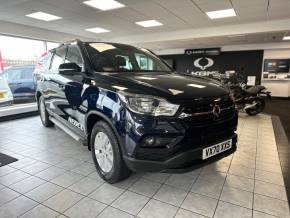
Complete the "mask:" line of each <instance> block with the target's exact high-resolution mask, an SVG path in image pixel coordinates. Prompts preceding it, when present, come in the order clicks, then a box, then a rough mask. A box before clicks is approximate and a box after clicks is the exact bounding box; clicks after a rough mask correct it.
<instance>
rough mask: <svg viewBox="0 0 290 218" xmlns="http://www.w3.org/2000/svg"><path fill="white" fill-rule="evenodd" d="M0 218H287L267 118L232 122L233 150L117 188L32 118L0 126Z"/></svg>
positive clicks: (81, 152) (83, 154)
mask: <svg viewBox="0 0 290 218" xmlns="http://www.w3.org/2000/svg"><path fill="white" fill-rule="evenodd" d="M0 133H1V137H0V152H2V153H5V154H8V155H10V156H13V157H16V158H18V159H19V161H17V162H14V163H12V164H10V165H6V166H3V167H0V217H1V218H5V217H9V218H10V217H17V216H21V217H42V218H45V217H55V216H60V217H65V216H67V217H86V218H90V217H102V218H113V217H114V218H122V217H141V218H143V217H148V218H149V217H152V218H162V217H164V218H170V217H176V218H177V217H178V218H181V217H186V218H191V217H219V218H227V217H235V218H238V217H255V218H267V217H269V218H270V217H283V218H285V217H290V215H289V208H288V202H287V197H286V192H285V187H284V182H283V177H282V174H281V169H280V162H279V157H278V153H277V149H276V144H275V137H274V133H273V127H272V122H271V117H270V116H267V115H259V116H256V117H248V116H245V115H243V114H241V115H240V119H239V129H238V133H239V147H238V151H237V152H236V153H235V154H234V155H232V156H230V157H228V158H225V159H223V160H221V161H219V162H217V163H215V164H212V165H209V166H206V167H204V168H202V169H199V170H195V171H193V172H189V173H186V174H159V173H156V174H153V173H146V174H141V173H138V174H134V175H132V176H131V177H130V178H129V179H127V180H126V181H124V182H121V183H119V184H116V185H109V184H107V183H104V182H103V181H102V180H101V179H100V178H99V176H98V175H97V173H96V172H95V169H94V165H93V164H92V159H91V156H90V152H89V151H88V150H87V148H86V147H84V146H81V145H80V144H79V143H77V142H75V141H74V140H73V139H71V138H70V137H69V136H67V135H66V134H65V133H63V132H62V131H60V130H57V129H55V128H51V129H47V128H44V127H42V125H41V123H40V119H39V117H31V118H25V119H21V120H14V121H8V122H2V123H0Z"/></svg>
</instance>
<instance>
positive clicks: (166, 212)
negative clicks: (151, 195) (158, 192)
mask: <svg viewBox="0 0 290 218" xmlns="http://www.w3.org/2000/svg"><path fill="white" fill-rule="evenodd" d="M177 210H178V208H177V207H175V206H172V205H169V204H166V203H163V202H160V201H156V200H154V199H151V200H150V201H149V202H148V203H147V204H146V206H145V207H144V208H143V209H142V210H141V211H140V213H139V214H138V217H140V218H151V217H154V218H173V217H174V216H175V214H176V211H177Z"/></svg>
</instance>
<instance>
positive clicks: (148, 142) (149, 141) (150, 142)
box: [145, 136, 155, 146]
mask: <svg viewBox="0 0 290 218" xmlns="http://www.w3.org/2000/svg"><path fill="white" fill-rule="evenodd" d="M154 143H155V138H154V137H153V136H149V137H146V138H145V144H146V145H147V146H152V145H154Z"/></svg>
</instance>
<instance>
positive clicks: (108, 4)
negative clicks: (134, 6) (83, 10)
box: [83, 0, 125, 11]
mask: <svg viewBox="0 0 290 218" xmlns="http://www.w3.org/2000/svg"><path fill="white" fill-rule="evenodd" d="M83 3H84V4H86V5H89V6H91V7H94V8H97V9H100V10H102V11H108V10H112V9H117V8H123V7H125V5H123V4H121V3H120V2H117V1H115V0H90V1H84V2H83Z"/></svg>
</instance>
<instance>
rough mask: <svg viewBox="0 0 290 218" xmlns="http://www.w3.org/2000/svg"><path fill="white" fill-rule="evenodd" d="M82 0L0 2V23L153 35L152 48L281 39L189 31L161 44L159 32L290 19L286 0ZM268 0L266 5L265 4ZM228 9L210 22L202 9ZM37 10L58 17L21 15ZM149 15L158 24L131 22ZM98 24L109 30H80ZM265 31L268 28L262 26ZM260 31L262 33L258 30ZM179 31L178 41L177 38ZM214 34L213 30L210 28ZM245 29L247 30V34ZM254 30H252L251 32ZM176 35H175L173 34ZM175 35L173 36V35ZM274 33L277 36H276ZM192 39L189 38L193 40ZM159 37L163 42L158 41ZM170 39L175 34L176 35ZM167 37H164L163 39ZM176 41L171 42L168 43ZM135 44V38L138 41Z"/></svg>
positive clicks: (102, 36)
mask: <svg viewBox="0 0 290 218" xmlns="http://www.w3.org/2000/svg"><path fill="white" fill-rule="evenodd" d="M83 1H84V0H0V21H6V22H14V23H17V24H24V25H28V26H31V27H39V28H44V29H48V30H56V31H60V32H64V33H70V34H74V35H79V36H82V37H88V38H96V39H107V40H108V41H110V39H112V40H114V39H115V38H118V37H120V36H123V37H124V38H128V42H129V43H130V42H131V41H130V38H131V40H132V38H134V37H137V38H139V39H140V40H139V41H142V40H143V41H146V40H147V39H148V38H150V36H151V38H154V40H155V42H150V43H149V41H148V40H147V41H148V43H145V44H149V45H150V46H154V47H159V48H160V47H161V48H164V47H165V46H169V47H178V46H185V45H189V46H202V47H204V46H207V45H218V44H228V43H234V44H235V43H243V42H249V43H253V42H260V41H266V42H272V41H273V40H274V41H279V40H281V38H282V36H281V34H282V33H281V32H280V33H281V34H280V35H279V34H278V35H277V37H276V38H275V39H273V38H272V33H269V34H267V33H263V34H256V35H255V34H253V35H247V36H246V37H244V38H240V39H239V38H236V39H229V38H225V37H214V38H208V37H209V36H210V35H211V34H207V35H203V36H202V38H197V37H195V35H194V33H192V35H190V34H189V35H186V36H184V38H183V39H184V40H171V39H172V38H170V41H169V42H168V41H165V42H163V40H164V38H163V37H162V36H164V35H166V34H167V33H168V34H172V33H174V32H178V31H179V32H180V33H184V32H190V31H192V32H194V31H195V30H199V29H200V30H201V32H206V29H210V28H214V27H222V28H226V26H228V27H230V26H229V25H231V26H238V25H243V24H245V25H249V26H250V28H251V23H253V22H264V23H265V25H266V22H267V23H268V22H269V21H276V20H280V19H290V0H146V1H145V0H118V1H119V2H121V3H123V4H125V5H126V7H124V8H121V9H116V10H110V11H101V10H98V9H96V8H92V7H89V6H87V5H85V4H83ZM268 1H269V7H268ZM232 7H233V8H234V9H235V11H236V13H237V16H236V17H231V18H224V19H216V20H210V19H209V18H208V17H207V15H206V14H205V11H214V10H221V9H227V8H232ZM36 11H43V12H46V13H50V14H53V15H56V16H60V17H62V18H63V19H60V20H56V21H52V22H44V21H39V20H35V19H31V18H28V17H25V15H26V14H29V13H32V12H36ZM149 19H155V20H158V21H160V22H161V23H163V24H164V25H163V26H160V27H154V28H143V27H140V26H138V25H136V24H135V22H137V21H142V20H149ZM93 27H102V28H105V29H109V30H111V32H109V33H104V34H94V33H90V32H87V31H85V30H84V29H86V28H93ZM282 30H283V31H286V30H290V26H289V28H288V29H285V28H284V29H282V28H280V29H275V28H273V30H271V31H282ZM267 31H268V32H270V30H267ZM261 32H263V31H261ZM180 33H179V39H181V38H182V37H180ZM214 33H216V35H218V34H217V32H214ZM249 33H251V31H250V32H249ZM256 33H258V32H256ZM176 35H178V33H177V34H176ZM173 36H174V37H175V35H174V34H173ZM278 36H279V37H278ZM193 38H195V39H194V40H193ZM162 39H163V40H162ZM176 39H178V37H177V36H176ZM167 40H168V39H167ZM174 41H176V42H174ZM136 43H137V41H136ZM138 43H139V42H138Z"/></svg>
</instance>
